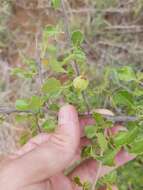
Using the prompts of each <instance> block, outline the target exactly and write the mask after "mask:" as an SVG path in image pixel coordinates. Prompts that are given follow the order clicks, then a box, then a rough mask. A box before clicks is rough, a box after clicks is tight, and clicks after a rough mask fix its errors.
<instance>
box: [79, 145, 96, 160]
mask: <svg viewBox="0 0 143 190" xmlns="http://www.w3.org/2000/svg"><path fill="white" fill-rule="evenodd" d="M81 157H82V158H89V157H94V151H93V147H92V145H88V146H85V147H83V148H82V152H81Z"/></svg>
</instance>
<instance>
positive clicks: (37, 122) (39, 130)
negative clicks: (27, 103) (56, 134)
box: [35, 114, 42, 133]
mask: <svg viewBox="0 0 143 190" xmlns="http://www.w3.org/2000/svg"><path fill="white" fill-rule="evenodd" d="M35 118H36V124H37V130H38V132H39V133H41V132H42V130H41V127H40V125H39V121H38V115H37V114H36V115H35Z"/></svg>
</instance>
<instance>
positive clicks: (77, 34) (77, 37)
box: [71, 30, 84, 46]
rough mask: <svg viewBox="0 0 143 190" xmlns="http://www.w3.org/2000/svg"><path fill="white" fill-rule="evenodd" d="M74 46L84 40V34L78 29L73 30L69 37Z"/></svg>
mask: <svg viewBox="0 0 143 190" xmlns="http://www.w3.org/2000/svg"><path fill="white" fill-rule="evenodd" d="M71 40H72V43H73V45H74V46H80V45H81V43H82V42H83V40H84V36H83V34H82V32H81V31H80V30H77V31H74V32H73V33H72V37H71Z"/></svg>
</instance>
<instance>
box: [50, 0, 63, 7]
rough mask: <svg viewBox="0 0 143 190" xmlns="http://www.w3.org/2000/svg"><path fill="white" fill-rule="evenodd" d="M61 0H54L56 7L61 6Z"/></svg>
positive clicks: (53, 3)
mask: <svg viewBox="0 0 143 190" xmlns="http://www.w3.org/2000/svg"><path fill="white" fill-rule="evenodd" d="M60 4H61V1H60V0H52V5H53V7H54V8H55V9H58V8H59V7H60Z"/></svg>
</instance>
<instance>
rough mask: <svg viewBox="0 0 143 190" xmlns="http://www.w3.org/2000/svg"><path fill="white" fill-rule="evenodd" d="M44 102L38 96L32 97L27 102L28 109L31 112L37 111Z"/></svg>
mask: <svg viewBox="0 0 143 190" xmlns="http://www.w3.org/2000/svg"><path fill="white" fill-rule="evenodd" d="M43 103H44V101H43V98H42V97H40V96H32V97H31V99H30V102H29V108H30V110H32V111H35V112H37V111H39V110H40V109H41V108H42V105H43Z"/></svg>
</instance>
